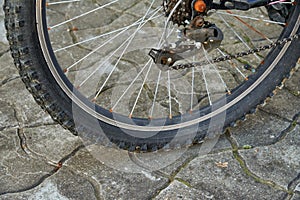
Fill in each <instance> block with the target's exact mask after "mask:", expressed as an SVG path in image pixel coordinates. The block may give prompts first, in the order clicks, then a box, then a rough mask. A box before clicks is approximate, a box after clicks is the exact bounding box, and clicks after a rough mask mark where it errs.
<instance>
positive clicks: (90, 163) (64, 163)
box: [0, 1, 300, 200]
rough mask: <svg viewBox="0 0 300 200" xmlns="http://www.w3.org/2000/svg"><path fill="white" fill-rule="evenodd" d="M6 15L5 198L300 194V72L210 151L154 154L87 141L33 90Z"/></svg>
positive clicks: (1, 177) (0, 85)
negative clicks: (15, 53)
mask: <svg viewBox="0 0 300 200" xmlns="http://www.w3.org/2000/svg"><path fill="white" fill-rule="evenodd" d="M0 3H2V1H0ZM1 12H2V11H1ZM0 20H1V28H0V33H1V37H0V71H1V73H0V81H1V82H0V113H1V115H0V199H17V200H18V199H55V200H57V199H61V200H67V199H89V200H90V199H293V200H296V199H300V162H299V158H300V156H299V155H300V109H299V104H300V82H299V80H300V73H299V71H298V72H296V73H295V74H294V75H293V76H292V78H291V79H290V80H288V81H287V82H286V84H285V86H284V88H283V89H282V90H280V91H279V92H278V94H277V95H276V96H275V97H273V98H272V100H271V101H270V102H269V103H268V104H267V105H266V106H264V107H260V108H259V109H258V111H257V112H256V114H255V115H252V116H248V117H247V120H246V121H245V122H241V123H239V124H238V125H237V126H236V127H234V128H231V129H230V130H228V131H227V132H226V134H225V135H223V136H222V137H221V138H220V140H219V142H218V143H217V145H216V146H215V148H214V149H213V151H212V152H211V153H210V154H208V155H205V156H201V155H200V154H199V150H200V148H201V145H198V146H197V145H196V146H193V147H191V148H189V149H182V150H176V151H168V152H157V153H153V154H129V153H127V152H125V151H118V150H114V149H110V148H106V147H85V146H84V145H83V144H82V141H81V140H80V139H79V138H77V137H75V136H73V135H72V134H70V133H69V132H68V131H66V130H64V129H63V128H61V127H60V126H59V125H57V124H56V123H54V122H53V121H52V120H51V118H50V117H49V116H48V115H47V114H45V113H44V112H43V111H42V110H41V109H40V108H39V106H37V104H36V103H35V102H34V100H33V98H32V97H31V95H30V94H29V93H28V92H27V90H26V89H25V87H24V85H23V84H22V82H21V80H20V78H19V75H18V73H17V71H16V70H15V68H14V66H13V63H12V59H11V57H10V53H9V51H8V49H9V47H8V45H7V41H6V40H5V39H4V38H3V32H4V30H3V13H1V15H0ZM92 148H97V151H96V152H98V153H99V154H98V157H97V155H95V154H92V153H91V152H93V151H91V149H92ZM145 163H146V164H147V163H149V164H151V165H152V166H156V167H157V169H153V168H149V167H147V166H144V164H145ZM154 168H155V167H154ZM150 169H151V170H150Z"/></svg>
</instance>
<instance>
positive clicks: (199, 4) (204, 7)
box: [194, 0, 206, 12]
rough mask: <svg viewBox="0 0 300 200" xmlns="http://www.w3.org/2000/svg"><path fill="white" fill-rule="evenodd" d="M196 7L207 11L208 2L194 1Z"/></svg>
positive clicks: (198, 9)
mask: <svg viewBox="0 0 300 200" xmlns="http://www.w3.org/2000/svg"><path fill="white" fill-rule="evenodd" d="M194 9H195V10H196V11H197V12H205V10H206V4H205V2H204V1H203V0H197V1H196V2H195V3H194Z"/></svg>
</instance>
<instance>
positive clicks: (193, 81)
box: [190, 67, 195, 112]
mask: <svg viewBox="0 0 300 200" xmlns="http://www.w3.org/2000/svg"><path fill="white" fill-rule="evenodd" d="M194 84H195V69H194V67H193V68H192V92H191V108H190V112H193V104H194V102H193V100H194V97H193V95H194Z"/></svg>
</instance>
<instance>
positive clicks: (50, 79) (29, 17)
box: [4, 0, 300, 151]
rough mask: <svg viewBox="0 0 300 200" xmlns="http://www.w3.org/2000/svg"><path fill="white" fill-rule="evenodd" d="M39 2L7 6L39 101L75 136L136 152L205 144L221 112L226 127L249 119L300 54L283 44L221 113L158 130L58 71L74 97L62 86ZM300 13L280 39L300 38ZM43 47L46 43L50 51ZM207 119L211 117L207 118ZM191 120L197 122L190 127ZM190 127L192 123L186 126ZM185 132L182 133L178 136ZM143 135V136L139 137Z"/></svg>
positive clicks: (22, 67)
mask: <svg viewBox="0 0 300 200" xmlns="http://www.w3.org/2000/svg"><path fill="white" fill-rule="evenodd" d="M37 2H39V1H35V0H5V3H4V11H5V27H6V30H7V38H8V41H9V44H10V48H11V52H12V57H13V59H14V63H15V65H16V67H17V69H18V70H19V73H20V75H21V78H22V80H23V82H24V83H25V85H26V88H27V89H28V90H29V91H30V93H31V94H32V95H33V97H34V98H35V100H36V102H37V103H38V104H39V105H40V106H41V107H42V108H43V109H44V110H45V111H47V112H48V113H49V114H50V115H51V116H52V118H53V119H54V120H55V121H56V122H58V123H59V124H61V125H62V126H63V127H64V128H66V129H68V130H70V131H71V132H72V133H74V134H75V135H78V134H80V135H83V137H91V138H93V139H94V140H97V141H100V142H102V143H105V142H107V140H106V138H108V140H109V141H110V142H112V143H114V144H116V145H117V146H118V147H120V148H122V149H127V150H130V151H133V150H142V151H154V150H157V149H160V148H163V147H164V146H166V145H168V144H169V143H170V141H173V142H172V145H174V146H178V145H179V146H180V145H190V144H192V143H197V142H200V141H202V140H203V138H204V137H205V135H206V134H207V131H208V129H209V126H210V122H211V119H212V118H213V117H217V116H218V115H219V114H220V113H224V112H225V114H226V118H225V119H224V124H222V129H224V128H226V127H228V126H230V125H232V124H233V123H234V122H235V121H237V120H239V119H242V118H243V117H245V115H246V114H248V113H250V112H253V111H254V110H255V108H256V107H257V105H259V104H261V103H262V102H264V100H265V99H266V98H267V97H270V96H272V95H273V91H274V90H275V89H276V87H278V86H279V85H281V84H282V81H283V80H284V79H285V78H286V77H288V76H289V74H290V72H291V70H292V69H293V67H294V66H295V63H296V62H297V60H298V58H299V56H300V48H299V46H300V40H299V39H295V40H293V41H292V42H288V43H286V44H284V45H283V46H277V47H275V48H274V49H272V51H271V52H270V53H269V54H268V56H267V57H266V58H265V60H264V62H263V63H262V64H261V66H260V67H259V71H258V72H257V73H256V75H255V76H252V77H251V78H250V80H249V81H247V82H246V83H244V84H242V85H240V86H239V87H236V88H235V89H234V90H233V91H232V94H231V95H228V96H226V103H225V104H224V105H223V103H224V102H223V101H222V102H221V103H220V102H216V104H215V106H216V109H214V111H213V112H212V110H213V109H212V107H211V106H210V107H205V108H203V109H201V110H198V111H196V112H194V113H193V114H187V115H181V116H178V117H173V118H172V119H169V118H165V119H155V120H151V123H153V124H154V126H148V125H149V123H150V122H149V119H143V118H128V117H127V116H122V115H118V114H115V113H112V112H110V111H109V110H107V109H103V108H101V107H98V106H95V105H94V104H93V103H92V102H90V101H88V100H87V99H86V98H85V97H84V96H82V95H81V94H80V93H79V92H78V91H77V90H76V88H74V86H73V85H72V84H71V83H70V82H69V81H68V79H67V78H66V77H65V76H64V75H63V72H62V71H61V70H59V69H56V73H57V74H56V76H59V77H60V78H61V79H62V82H63V84H65V86H66V88H68V89H69V90H70V91H71V93H70V94H68V92H66V89H63V88H62V86H61V84H62V83H61V84H60V83H59V81H58V80H57V78H56V77H55V75H54V73H53V71H51V69H50V67H49V60H47V58H46V56H45V49H50V50H49V51H48V52H46V54H49V57H51V58H52V61H53V62H55V59H53V57H55V56H54V55H53V52H51V44H50V42H49V38H48V36H47V35H45V36H44V41H41V30H39V29H38V27H37V26H36V24H39V23H46V22H45V21H40V19H37V17H36V16H37V10H36V8H37V7H38V5H37V4H38V3H37ZM40 2H41V5H42V6H45V1H40ZM42 9H44V8H42ZM299 13H300V5H299V1H296V4H295V5H294V9H293V12H292V14H291V16H290V19H289V22H288V25H287V26H286V27H285V29H284V31H283V32H282V33H281V36H280V38H287V37H290V36H291V35H295V34H300V28H299V26H300V14H299ZM44 20H45V19H44ZM42 31H46V30H42ZM43 45H46V47H45V48H44V49H43V47H42V46H43ZM76 99H77V100H78V101H77V102H76V101H75V100H76ZM82 105H84V106H82ZM218 105H219V107H220V109H219V107H218ZM89 108H92V109H94V110H96V112H97V113H100V115H101V116H102V118H100V119H99V118H97V117H95V116H94V115H92V114H91V113H89V112H88V109H89ZM74 115H76V117H74ZM202 116H206V118H204V117H202ZM207 116H208V117H207ZM116 119H117V120H116ZM199 119H201V120H199ZM105 120H106V121H105ZM191 121H195V122H193V123H190V122H191ZM179 122H180V123H179ZM184 123H186V125H184V126H182V124H184ZM155 124H158V127H159V128H157V129H156V126H155ZM178 124H180V125H178ZM122 126H123V127H122ZM216 126H218V124H216ZM99 127H101V130H99ZM153 127H154V128H153ZM179 130H180V133H179V134H178V131H179ZM195 130H196V131H195ZM102 131H103V132H104V135H103V134H102ZM99 132H101V133H99ZM131 133H132V134H131ZM139 135H142V136H141V137H138V136H139ZM147 135H151V137H147ZM168 146H169V145H168Z"/></svg>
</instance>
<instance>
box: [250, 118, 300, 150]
mask: <svg viewBox="0 0 300 200" xmlns="http://www.w3.org/2000/svg"><path fill="white" fill-rule="evenodd" d="M299 118H300V112H299V113H297V114H295V115H294V116H293V118H292V120H290V125H289V126H288V127H286V128H285V129H283V130H282V131H281V132H280V133H279V134H278V135H277V136H276V138H275V139H274V140H273V141H271V142H268V143H265V144H263V145H259V146H251V148H254V147H260V146H270V145H274V144H276V143H278V142H280V141H282V140H284V139H285V138H286V136H287V135H288V133H290V132H292V131H293V130H295V128H296V126H297V125H298V124H299V123H297V121H298V119H299Z"/></svg>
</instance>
